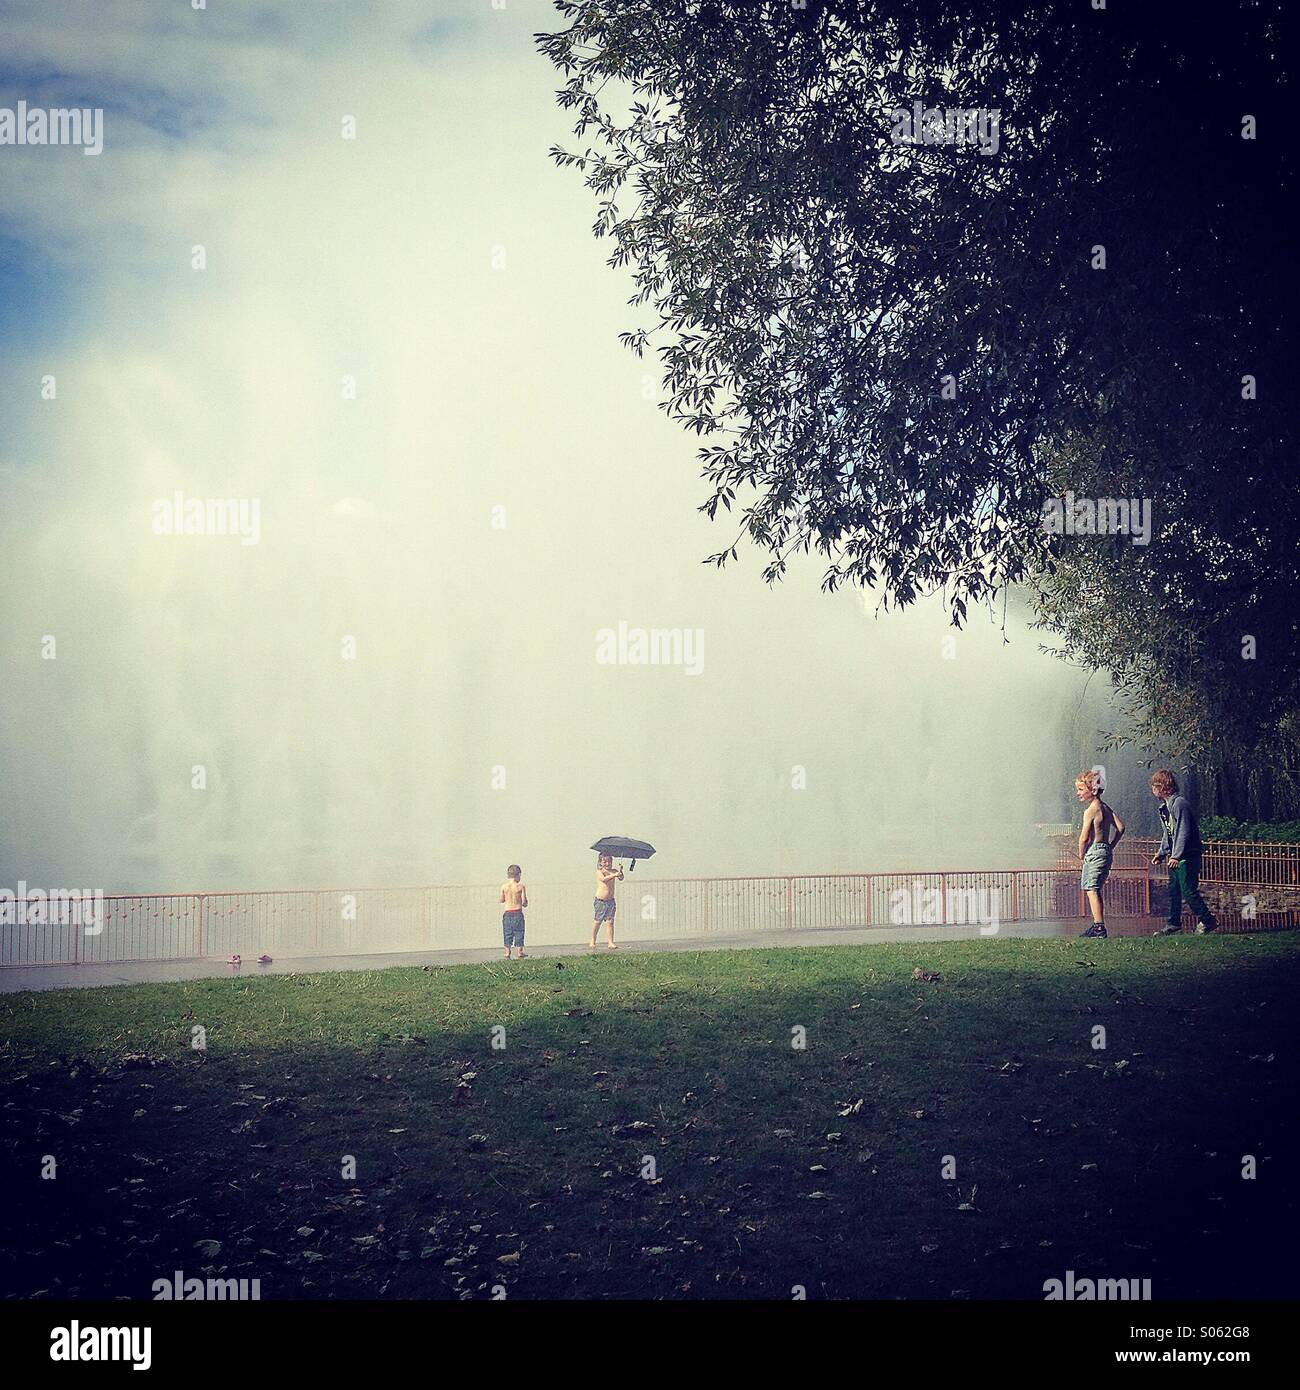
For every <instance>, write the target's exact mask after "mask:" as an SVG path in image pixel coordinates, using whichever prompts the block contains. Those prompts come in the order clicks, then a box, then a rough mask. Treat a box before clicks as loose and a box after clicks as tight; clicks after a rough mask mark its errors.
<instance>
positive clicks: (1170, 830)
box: [1151, 767, 1219, 936]
mask: <svg viewBox="0 0 1300 1390" xmlns="http://www.w3.org/2000/svg"><path fill="white" fill-rule="evenodd" d="M1151 792H1152V794H1153V795H1154V796H1155V797H1156V799H1157V800H1158V801H1159V802H1160V824H1161V825H1162V827H1163V834H1162V835H1161V837H1160V848H1159V849H1158V850H1157V851H1156V855H1155V858H1154V859H1152V861H1151V862H1152V864H1159V863H1160V861H1161V860H1162V859H1163V860H1165V861H1166V862H1167V864H1168V868H1169V921H1168V922H1167V923H1166V924H1165V925H1164V926H1163V927H1161V928H1159V930H1158V931H1157V932H1156V935H1157V936H1170V935H1172V934H1173V933H1175V932H1180V931H1182V929H1183V923H1182V916H1183V901H1184V899H1185V900H1186V902H1187V906H1188V907H1190V908H1191V909H1192V911H1193V912H1194V913H1195V914H1196V920H1197V923H1198V925H1197V928H1196V931H1197V935H1203V934H1204V933H1205V932H1211V931H1217V930H1218V927H1219V924H1218V923H1217V922H1216V921H1215V920H1214V913H1212V912H1211V911H1210V909H1209V908H1208V907H1207V906H1206V902H1205V899H1204V898H1203V897H1201V889H1200V877H1201V827H1200V823H1199V822H1198V821H1197V819H1196V812H1195V811H1193V810H1192V805H1191V802H1190V801H1188V800H1187V798H1186V797H1185V796H1180V795H1179V794H1178V779H1177V778H1176V777H1175V776H1174V774H1173V773H1172V772H1171V771H1170V770H1169V769H1168V768H1167V767H1162V768H1161V769H1160V770H1159V771H1158V772H1156V773H1154V774H1153V776H1152V778H1151Z"/></svg>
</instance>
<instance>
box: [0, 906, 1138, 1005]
mask: <svg viewBox="0 0 1300 1390" xmlns="http://www.w3.org/2000/svg"><path fill="white" fill-rule="evenodd" d="M1158 925H1159V923H1158V922H1157V920H1156V919H1155V918H1152V917H1135V918H1119V919H1116V920H1115V921H1112V922H1109V923H1107V926H1108V927H1109V929H1110V932H1111V935H1112V936H1149V935H1150V934H1151V932H1152V931H1153V930H1154V929H1155V928H1156V927H1157V926H1158ZM1082 928H1083V923H1082V922H1080V921H1079V920H1078V919H1077V918H1070V919H1068V920H1056V921H1050V922H1013V923H1008V924H1004V925H1003V926H1001V927H999V928H998V931H997V935H998V936H1014V937H1054V936H1077V935H1078V933H1079V932H1080V931H1081V930H1082ZM980 935H981V929H980V928H979V927H948V926H933V927H838V928H826V929H813V930H808V931H753V932H730V931H729V932H726V933H722V932H719V933H718V934H717V935H715V936H707V937H698V938H696V937H676V938H674V939H672V940H667V941H627V942H624V943H622V944H621V945H620V946H619V948H618V951H617V952H611V951H607V950H606V948H605V947H604V946H603V945H601V946H598V947H597V948H596V951H595V953H594V954H596V955H617V954H624V955H626V954H630V953H634V952H639V951H743V950H752V949H754V948H755V947H765V946H785V947H791V946H794V947H804V946H857V945H863V944H869V943H872V942H880V941H918V942H920V941H969V940H971V939H978V938H979V937H980ZM587 954H590V953H589V951H588V948H587V946H586V945H585V944H580V945H573V946H539V947H538V948H537V950H536V951H530V952H529V955H530V956H531V957H532V958H533V959H536V960H545V959H549V958H552V957H556V956H584V955H587ZM501 958H502V952H501V949H500V948H499V947H487V948H484V949H482V950H461V951H412V952H400V953H399V952H390V953H376V954H374V955H365V956H285V957H283V958H282V959H279V960H275V961H273V962H272V963H271V964H270V965H258V964H257V963H256V962H255V961H246V962H245V963H244V964H243V965H241V966H232V965H227V964H226V962H225V961H222V960H182V961H143V962H140V963H139V964H130V963H126V964H121V965H39V966H15V967H11V968H6V969H3V970H0V993H4V994H12V993H13V992H15V991H17V990H23V989H78V988H86V987H90V986H97V985H135V984H143V983H146V982H157V981H166V980H206V979H219V978H222V977H226V976H232V975H239V976H241V977H245V978H247V977H249V976H258V975H302V974H316V973H319V972H322V971H329V970H389V969H392V968H393V967H394V966H399V965H473V964H477V963H478V962H481V961H493V960H500V959H501Z"/></svg>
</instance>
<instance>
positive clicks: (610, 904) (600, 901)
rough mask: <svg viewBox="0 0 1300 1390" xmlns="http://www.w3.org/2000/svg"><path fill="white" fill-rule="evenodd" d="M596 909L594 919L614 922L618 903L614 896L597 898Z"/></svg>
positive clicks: (595, 920)
mask: <svg viewBox="0 0 1300 1390" xmlns="http://www.w3.org/2000/svg"><path fill="white" fill-rule="evenodd" d="M594 901H595V909H594V915H593V917H592V921H594V922H612V921H613V920H614V914H615V913H616V912H617V911H618V903H617V902H616V901H615V900H614V899H613V898H596V899H595V900H594Z"/></svg>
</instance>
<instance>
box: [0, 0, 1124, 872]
mask: <svg viewBox="0 0 1300 1390" xmlns="http://www.w3.org/2000/svg"><path fill="white" fill-rule="evenodd" d="M557 22H558V19H557V17H556V15H555V12H554V11H553V10H552V9H551V7H550V6H549V5H548V4H542V3H536V2H535V0H527V2H526V0H506V3H505V4H504V5H503V6H501V7H498V6H497V5H494V4H492V3H491V0H445V3H440V4H437V5H434V4H429V3H422V4H416V3H386V2H385V0H378V3H367V4H366V5H352V4H336V3H329V2H328V0H325V2H322V0H313V3H312V4H310V5H283V4H277V5H265V4H257V3H241V4H233V3H226V0H212V3H210V4H209V5H207V7H206V8H204V9H200V10H195V9H193V8H191V7H190V6H189V5H186V4H183V3H179V0H178V2H177V3H166V4H164V3H145V0H136V3H125V2H124V0H93V3H92V2H91V0H68V3H62V4H60V5H58V6H51V5H48V4H45V3H24V2H23V0H0V32H2V35H3V43H2V44H0V53H3V55H4V56H3V60H0V107H5V106H8V107H13V108H16V106H17V103H18V102H19V101H20V100H21V101H26V102H27V103H28V107H29V108H30V107H34V106H46V107H53V106H60V105H76V106H102V108H103V110H104V126H103V139H104V144H103V150H102V153H100V154H98V155H93V156H91V155H86V154H84V153H83V152H82V151H81V150H80V149H76V148H68V147H50V146H0V195H2V196H0V422H2V423H0V544H3V548H4V553H5V556H6V559H7V563H6V566H5V570H6V577H5V583H4V585H3V587H2V588H0V644H2V647H3V662H4V670H5V682H4V684H5V692H4V695H3V720H2V722H0V776H2V777H3V784H4V788H5V795H4V797H3V799H2V800H3V804H2V805H0V882H5V883H12V882H14V881H17V880H23V881H26V882H27V883H28V884H42V885H50V886H53V885H58V886H66V887H85V888H98V889H102V890H104V891H108V892H113V891H130V892H147V891H155V892H164V891H171V890H179V889H187V890H202V889H208V890H215V889H220V888H245V889H254V888H273V887H295V886H302V887H316V886H321V887H324V886H339V885H344V884H347V885H357V886H361V885H365V884H373V885H385V884H408V883H478V882H492V881H495V880H497V879H499V878H500V877H501V875H502V874H503V872H504V868H505V866H506V864H507V863H509V862H511V861H517V862H519V863H521V864H523V865H525V867H526V872H527V874H528V875H529V876H530V877H533V878H535V879H537V880H543V879H550V880H556V881H568V880H571V879H575V878H579V877H582V876H585V875H586V874H588V873H589V872H590V860H591V856H590V855H589V854H588V853H587V847H588V846H589V845H590V844H591V843H592V842H593V841H594V840H595V839H597V838H598V837H600V836H603V835H610V834H624V835H630V836H634V837H637V838H640V839H645V840H649V841H651V842H652V843H654V844H655V845H656V846H657V847H658V849H659V854H658V856H657V857H656V859H655V861H654V864H653V868H654V870H655V872H656V873H658V874H660V875H662V876H665V877H679V876H699V875H708V874H739V873H774V874H776V873H798V872H832V871H841V872H843V871H867V870H872V869H893V868H908V867H913V868H918V869H921V868H941V867H956V868H971V867H985V866H988V867H998V866H1006V865H1009V864H1014V863H1021V862H1024V863H1029V862H1037V861H1032V860H1031V856H1032V855H1033V854H1035V853H1038V854H1041V847H1037V842H1036V841H1035V839H1034V830H1033V827H1034V824H1035V823H1036V822H1041V821H1057V820H1060V819H1064V818H1065V817H1066V816H1068V813H1069V806H1070V796H1071V788H1070V782H1072V779H1073V773H1074V772H1075V771H1077V770H1078V768H1077V765H1076V764H1077V763H1078V757H1079V754H1080V749H1079V747H1078V746H1077V745H1076V744H1075V743H1071V742H1070V738H1071V733H1070V731H1071V730H1072V729H1073V728H1074V727H1075V725H1076V723H1077V720H1078V718H1079V712H1080V711H1081V710H1082V711H1083V712H1084V714H1085V716H1086V717H1085V719H1084V722H1085V723H1087V722H1088V719H1089V718H1091V717H1092V712H1093V710H1094V706H1095V705H1096V701H1097V699H1098V692H1099V691H1100V685H1099V684H1098V683H1097V682H1094V684H1093V686H1092V687H1090V688H1089V689H1088V691H1086V692H1085V689H1084V685H1085V680H1084V676H1083V674H1082V673H1080V672H1077V671H1071V670H1067V669H1066V668H1064V667H1063V666H1061V665H1059V664H1058V663H1056V662H1054V661H1053V660H1051V659H1050V658H1048V657H1047V656H1045V655H1043V654H1041V653H1040V652H1039V651H1038V650H1037V644H1036V639H1035V637H1034V635H1033V634H1031V633H1027V632H1026V631H1025V630H1024V628H1023V626H1022V625H1021V624H1020V622H1019V620H1018V618H1017V617H1016V609H1015V606H1014V605H1013V606H1012V611H1011V616H1010V617H1009V618H1008V619H1007V637H1009V638H1010V641H1009V642H1008V641H1004V637H1003V632H1002V626H1001V623H1002V619H1001V613H1000V611H999V613H998V614H997V615H995V616H993V617H990V616H988V615H981V614H977V615H975V616H974V617H973V619H972V622H971V625H970V626H969V628H968V629H966V630H965V631H963V632H962V633H960V634H958V635H956V637H955V642H954V643H953V644H952V645H951V646H947V647H946V646H945V637H946V636H947V635H948V634H950V632H951V629H949V628H948V627H947V625H946V620H945V617H944V614H943V612H942V609H941V607H940V606H939V605H937V604H934V603H927V604H923V605H920V606H918V607H917V608H914V609H912V610H909V611H907V612H905V613H902V614H897V613H886V614H883V615H879V614H878V613H877V603H876V600H875V598H874V597H873V596H868V598H867V601H866V602H865V603H864V602H863V599H862V596H861V595H860V594H856V593H841V594H837V595H834V596H827V595H824V594H822V593H821V592H820V591H819V588H818V579H819V574H820V572H819V569H818V567H817V566H816V564H815V563H812V562H810V563H808V564H804V565H796V566H794V567H793V568H792V570H791V572H790V574H789V575H788V577H787V578H786V580H785V581H784V583H783V584H781V585H779V586H777V587H775V588H774V587H770V586H767V585H765V584H764V583H763V581H762V579H761V573H760V571H761V568H762V561H761V557H760V556H759V555H757V554H756V553H754V552H750V553H748V554H746V552H745V551H744V550H743V549H742V551H741V557H740V563H739V564H736V565H732V566H728V567H727V568H726V569H724V570H722V571H718V570H716V569H714V568H713V567H711V566H708V565H705V564H703V563H701V561H702V560H703V558H704V557H705V556H707V555H708V554H710V553H712V552H713V551H715V550H719V549H722V548H723V547H724V546H725V545H727V544H729V543H730V541H731V540H732V538H733V533H732V532H731V531H726V530H725V523H718V524H716V525H714V524H711V523H709V522H708V521H707V520H706V519H705V518H704V517H702V516H701V515H700V514H699V513H698V510H697V509H698V507H699V505H700V504H701V503H702V502H703V501H704V500H705V498H706V497H707V495H708V489H707V484H705V483H704V482H703V481H702V480H701V478H700V475H699V474H700V469H699V463H698V461H697V459H696V454H695V449H696V442H695V441H694V440H693V438H692V437H690V436H688V435H686V434H685V433H683V432H682V431H681V430H680V429H678V428H677V427H675V426H674V425H672V424H671V423H670V422H669V421H667V420H666V419H665V418H664V416H663V415H662V413H661V412H660V411H659V410H658V409H657V408H656V406H657V401H658V399H659V392H658V380H657V373H656V370H655V366H654V364H653V363H652V362H649V361H646V362H642V361H638V360H637V359H636V358H635V357H634V356H632V355H631V354H630V353H628V352H627V351H625V350H624V349H623V348H622V347H621V346H620V345H619V344H618V342H617V337H616V335H617V334H618V333H619V332H620V331H621V330H624V329H627V328H629V327H632V326H633V325H634V319H633V317H632V314H633V311H632V310H630V309H629V308H628V306H627V304H626V299H627V296H628V293H629V287H628V283H627V280H626V278H625V277H624V276H623V275H622V273H621V272H616V271H613V270H611V269H610V268H609V267H607V266H606V264H605V257H606V255H607V253H608V248H607V245H606V244H604V243H601V242H599V241H597V240H595V239H594V238H593V237H592V235H591V230H590V229H591V223H592V221H593V218H594V204H593V202H592V199H591V195H590V194H589V193H588V192H587V190H586V189H585V188H583V187H582V184H581V180H580V177H579V176H578V175H577V174H575V173H574V172H573V171H571V170H558V169H556V168H555V167H554V165H553V164H552V163H551V161H550V160H549V159H548V157H547V152H548V150H549V148H550V147H551V146H552V145H554V144H557V143H560V144H563V143H565V142H566V139H567V138H568V135H569V124H570V121H569V117H568V116H567V115H566V113H564V112H561V111H559V110H558V109H557V107H556V105H555V102H554V90H555V88H556V86H557V85H558V81H557V77H556V74H555V73H554V71H553V70H552V69H551V67H550V65H549V64H548V63H547V62H546V61H545V60H544V59H543V58H541V57H540V56H539V55H538V54H537V53H536V52H535V50H534V47H533V44H532V38H531V36H532V34H533V33H534V32H536V31H538V30H540V29H546V28H549V27H553V26H554V25H555V23H557ZM349 135H351V137H352V138H348V136H349ZM177 494H180V499H181V503H182V513H181V514H182V516H183V515H184V503H185V502H186V501H197V502H198V503H199V504H200V510H201V511H202V512H203V516H204V523H203V524H204V525H205V526H207V525H209V522H208V520H207V513H206V510H205V509H204V506H203V504H205V503H206V502H207V501H208V500H210V499H215V500H223V499H232V500H233V501H235V502H236V503H237V504H239V505H242V506H243V508H244V518H245V521H246V523H247V524H246V526H245V534H244V535H238V534H236V535H231V534H224V535H223V534H210V533H206V534H204V533H196V534H184V533H182V534H167V533H166V528H167V524H168V519H169V516H170V514H171V512H170V509H172V508H174V505H175V502H176V498H177ZM254 518H255V519H256V525H255V527H254V525H253V519H254ZM181 529H182V531H183V530H184V528H183V527H182V528H181ZM254 530H255V531H256V535H255V537H254V535H253V532H254ZM246 541H248V542H250V543H245V542H246ZM652 629H658V630H664V631H670V632H672V633H674V634H676V639H677V640H678V641H679V642H681V643H684V644H685V645H684V648H683V652H684V653H687V652H689V653H692V654H693V659H692V660H689V661H688V660H685V659H684V660H683V661H682V662H680V663H677V664H673V663H672V662H669V663H668V664H663V663H661V664H634V663H633V662H629V661H626V660H624V661H618V660H614V661H608V660H603V659H602V656H608V655H610V654H611V653H612V654H613V656H615V657H618V656H619V655H622V656H623V657H627V656H629V655H631V656H633V657H635V655H636V649H635V634H636V632H637V630H643V631H646V632H648V631H650V630H652ZM620 630H621V631H622V632H623V633H624V639H623V642H622V645H620V642H619V639H618V633H619V632H620ZM602 634H613V637H610V636H608V635H606V636H602ZM629 643H630V644H631V645H629ZM667 654H668V655H669V656H670V657H671V656H672V655H673V654H674V653H673V652H672V651H671V650H668V653H667ZM695 668H698V669H695ZM1081 702H1082V703H1081ZM1096 710H1097V711H1098V714H1097V718H1096V719H1095V720H1094V721H1093V722H1094V723H1096V722H1104V719H1102V717H1101V706H1099V705H1097V706H1096ZM1072 721H1073V722H1072ZM1083 751H1084V753H1085V754H1087V755H1088V756H1085V757H1084V759H1083V764H1082V765H1091V764H1092V763H1093V762H1094V761H1098V760H1102V761H1104V759H1103V757H1102V755H1101V754H1100V753H1097V752H1095V751H1094V750H1090V749H1084V750H1083Z"/></svg>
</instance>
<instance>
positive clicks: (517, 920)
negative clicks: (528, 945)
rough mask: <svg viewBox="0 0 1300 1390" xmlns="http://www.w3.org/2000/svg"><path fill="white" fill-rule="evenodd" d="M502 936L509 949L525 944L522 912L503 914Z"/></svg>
mask: <svg viewBox="0 0 1300 1390" xmlns="http://www.w3.org/2000/svg"><path fill="white" fill-rule="evenodd" d="M501 935H502V937H503V938H504V940H505V944H506V946H507V947H510V946H519V947H521V948H522V946H523V944H524V914H523V913H522V912H503V913H502V914H501Z"/></svg>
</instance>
